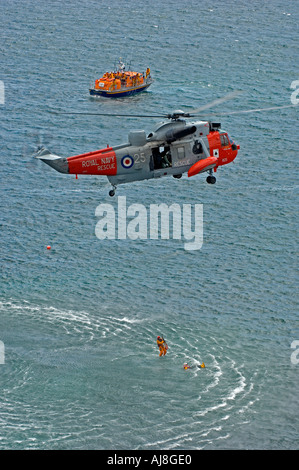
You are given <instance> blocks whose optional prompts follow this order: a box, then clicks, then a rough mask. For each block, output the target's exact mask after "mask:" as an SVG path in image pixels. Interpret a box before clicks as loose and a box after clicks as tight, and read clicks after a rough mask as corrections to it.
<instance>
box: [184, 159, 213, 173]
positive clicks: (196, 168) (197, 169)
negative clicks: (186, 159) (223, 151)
mask: <svg viewBox="0 0 299 470" xmlns="http://www.w3.org/2000/svg"><path fill="white" fill-rule="evenodd" d="M217 160H218V158H217V157H208V158H205V159H204V160H199V161H198V162H196V163H194V165H192V166H191V168H189V171H188V176H189V177H190V176H195V175H197V174H198V173H202V172H203V171H207V170H210V169H211V168H214V167H215V166H216V165H217Z"/></svg>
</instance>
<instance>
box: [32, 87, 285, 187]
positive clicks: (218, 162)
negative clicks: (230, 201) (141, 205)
mask: <svg viewBox="0 0 299 470" xmlns="http://www.w3.org/2000/svg"><path fill="white" fill-rule="evenodd" d="M238 93H239V92H233V93H230V94H229V95H226V96H225V97H223V98H219V99H217V100H214V101H213V102H212V103H210V104H207V105H205V106H202V107H201V108H198V109H195V110H193V111H192V112H184V111H182V110H177V111H174V112H173V113H171V114H163V115H158V114H156V115H130V116H127V115H122V114H106V113H84V112H83V113H63V114H89V115H90V114H92V115H101V116H107V115H108V116H115V117H138V118H142V117H150V118H163V119H166V121H165V120H164V121H163V122H160V123H159V124H157V125H156V127H155V128H154V130H153V131H152V132H150V133H149V134H148V135H146V132H145V131H144V130H135V131H131V132H129V135H128V142H126V143H124V144H122V145H118V146H115V147H109V146H107V147H106V148H103V149H100V150H94V151H91V152H87V153H82V154H80V155H74V156H71V157H61V156H58V155H55V154H53V153H51V152H50V151H49V150H48V149H46V148H42V149H40V150H39V151H38V153H37V154H36V155H35V157H36V158H38V159H39V160H42V161H43V162H45V163H47V164H48V165H50V166H51V167H52V168H54V169H55V170H57V171H59V172H60V173H69V174H75V175H79V174H83V175H106V176H107V178H108V180H109V181H110V183H111V185H112V189H111V190H110V191H109V195H110V196H114V194H115V190H116V187H117V185H119V184H123V183H129V182H133V181H140V180H146V179H150V178H160V177H162V176H170V175H171V176H173V177H174V178H181V176H182V175H183V173H186V172H187V174H188V177H191V176H195V175H197V174H199V173H203V172H208V176H207V178H206V181H207V183H209V184H214V183H216V177H215V175H214V173H216V171H217V169H218V168H219V167H220V166H223V165H228V164H229V163H231V162H232V161H234V159H235V158H236V156H237V154H238V150H239V149H240V146H239V145H238V144H236V143H235V142H234V141H233V140H232V138H231V137H230V135H229V134H228V133H227V132H225V131H224V130H222V129H221V124H220V123H219V122H216V121H201V120H199V121H197V120H195V121H186V119H188V120H189V119H192V118H195V117H197V116H199V115H200V116H202V111H204V110H205V109H208V108H210V107H212V106H214V105H218V104H220V103H223V102H224V101H226V100H228V99H232V98H233V97H234V96H236V94H238ZM283 107H289V106H281V107H275V108H263V109H255V110H247V111H240V112H256V111H262V110H268V109H277V108H283ZM237 112H238V111H237ZM234 113H236V112H234V111H233V112H232V113H227V114H234ZM222 114H226V113H221V115H222Z"/></svg>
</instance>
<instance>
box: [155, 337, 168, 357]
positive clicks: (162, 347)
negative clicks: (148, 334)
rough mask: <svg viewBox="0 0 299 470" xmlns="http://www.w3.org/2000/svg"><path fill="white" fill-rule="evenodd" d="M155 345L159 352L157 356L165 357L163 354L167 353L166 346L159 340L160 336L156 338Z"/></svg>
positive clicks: (161, 339)
mask: <svg viewBox="0 0 299 470" xmlns="http://www.w3.org/2000/svg"><path fill="white" fill-rule="evenodd" d="M157 345H158V348H159V350H160V354H159V356H165V354H166V352H167V344H166V342H165V340H164V338H161V336H158V337H157Z"/></svg>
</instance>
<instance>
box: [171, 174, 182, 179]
mask: <svg viewBox="0 0 299 470" xmlns="http://www.w3.org/2000/svg"><path fill="white" fill-rule="evenodd" d="M182 176H183V175H182V173H180V174H178V175H173V177H174V178H177V179H179V178H181V177H182Z"/></svg>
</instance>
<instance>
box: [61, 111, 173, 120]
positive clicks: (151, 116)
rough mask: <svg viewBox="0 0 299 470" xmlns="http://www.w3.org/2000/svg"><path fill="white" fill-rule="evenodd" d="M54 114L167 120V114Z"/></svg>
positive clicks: (65, 112)
mask: <svg viewBox="0 0 299 470" xmlns="http://www.w3.org/2000/svg"><path fill="white" fill-rule="evenodd" d="M53 112H54V114H79V115H80V114H81V115H83V116H112V117H137V118H140V117H141V118H144V117H149V118H167V117H168V115H167V114H111V113H89V112H84V111H83V112H76V111H74V112H71V111H70V112H67V111H61V112H57V111H53Z"/></svg>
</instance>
